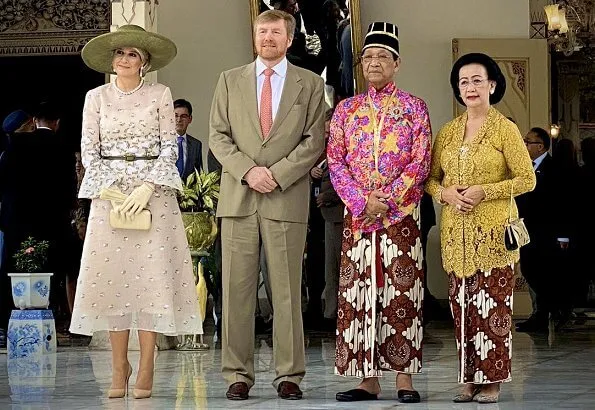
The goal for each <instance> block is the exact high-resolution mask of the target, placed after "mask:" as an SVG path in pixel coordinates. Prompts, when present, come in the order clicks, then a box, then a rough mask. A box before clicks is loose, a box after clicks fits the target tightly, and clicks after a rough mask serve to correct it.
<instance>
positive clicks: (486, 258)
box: [426, 108, 535, 278]
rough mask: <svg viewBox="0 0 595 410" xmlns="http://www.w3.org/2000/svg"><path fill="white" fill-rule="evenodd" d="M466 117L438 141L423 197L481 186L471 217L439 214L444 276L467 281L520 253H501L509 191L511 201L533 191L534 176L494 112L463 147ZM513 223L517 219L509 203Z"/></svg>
mask: <svg viewBox="0 0 595 410" xmlns="http://www.w3.org/2000/svg"><path fill="white" fill-rule="evenodd" d="M466 123H467V113H465V114H463V115H461V116H459V117H457V118H455V119H454V120H452V121H450V122H449V123H447V124H446V125H445V126H444V127H442V129H441V130H440V132H439V133H438V136H437V137H436V141H435V142H434V148H433V151H432V167H431V172H430V178H429V179H428V182H427V184H426V191H427V192H428V193H429V194H430V195H432V196H433V197H434V199H436V200H437V201H438V200H439V199H440V198H439V194H440V190H441V187H444V188H446V187H449V186H451V185H454V184H460V185H468V186H470V185H481V186H482V187H483V189H484V191H485V193H486V198H485V200H484V201H483V202H481V203H480V204H479V205H478V206H476V207H475V208H474V209H473V211H472V212H470V213H469V214H465V215H463V214H460V213H458V212H457V211H456V209H454V207H452V206H444V207H443V208H442V218H441V227H440V233H441V247H442V264H443V266H444V270H445V271H446V272H453V273H454V274H455V275H456V276H458V277H460V278H461V277H470V276H473V275H475V273H476V272H477V271H478V270H484V271H486V270H488V271H489V270H490V269H491V268H494V267H500V268H501V267H505V266H508V265H510V264H511V263H514V262H516V261H518V260H519V252H518V250H517V251H508V250H506V248H505V247H504V224H505V223H506V221H507V219H508V209H509V208H508V207H509V203H510V188H511V184H513V188H514V189H513V192H514V196H517V195H520V194H522V193H525V192H528V191H530V190H532V189H533V188H534V187H535V173H534V172H533V167H532V165H531V158H530V157H529V154H528V152H527V149H526V148H525V144H524V143H523V139H522V137H521V134H520V133H519V130H518V128H517V127H516V125H514V124H513V123H512V122H510V121H509V120H508V119H507V118H506V117H504V116H503V115H502V114H501V113H500V112H498V111H497V110H496V109H495V108H490V110H489V111H488V115H487V119H486V120H485V122H484V123H483V125H482V126H481V128H480V130H479V131H478V133H477V135H476V136H475V137H474V139H473V140H472V141H470V142H468V143H463V138H464V136H465V125H466ZM512 215H513V218H516V217H518V212H517V209H516V204H515V203H514V202H513V210H512Z"/></svg>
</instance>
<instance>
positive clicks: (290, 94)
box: [263, 63, 303, 142]
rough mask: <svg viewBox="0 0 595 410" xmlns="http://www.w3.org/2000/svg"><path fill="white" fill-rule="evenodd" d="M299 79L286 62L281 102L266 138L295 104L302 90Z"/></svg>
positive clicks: (300, 79) (293, 69)
mask: <svg viewBox="0 0 595 410" xmlns="http://www.w3.org/2000/svg"><path fill="white" fill-rule="evenodd" d="M301 81H302V78H301V77H300V75H299V74H298V72H297V70H296V69H295V67H294V66H293V65H292V64H290V63H288V64H287V75H286V78H285V84H284V85H283V92H282V93H281V102H279V108H278V109H277V115H275V121H273V126H272V128H271V131H270V132H269V136H268V137H267V139H266V140H268V139H269V138H271V136H272V135H273V134H274V133H275V131H277V130H278V129H279V126H280V125H281V123H282V122H283V120H284V119H285V117H287V114H289V110H291V107H293V105H294V104H295V102H296V100H297V98H298V96H299V95H300V93H301V92H302V88H303V87H302V85H301ZM266 140H265V141H266ZM263 142H264V141H263Z"/></svg>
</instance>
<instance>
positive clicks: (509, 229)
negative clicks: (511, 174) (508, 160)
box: [504, 181, 531, 251]
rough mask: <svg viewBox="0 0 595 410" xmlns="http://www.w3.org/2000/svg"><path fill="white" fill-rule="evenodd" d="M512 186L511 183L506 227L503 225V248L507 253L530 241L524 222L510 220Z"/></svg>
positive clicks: (520, 219) (519, 219) (518, 219)
mask: <svg viewBox="0 0 595 410" xmlns="http://www.w3.org/2000/svg"><path fill="white" fill-rule="evenodd" d="M513 186H514V183H513V182H512V181H511V184H510V203H509V205H508V221H507V223H506V225H504V246H505V247H506V249H507V250H509V251H514V250H517V249H519V248H520V247H521V246H525V245H526V244H528V243H529V242H530V241H531V238H529V232H528V231H527V227H526V226H525V222H523V218H515V219H512V201H513Z"/></svg>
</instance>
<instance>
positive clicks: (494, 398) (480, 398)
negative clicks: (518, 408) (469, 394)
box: [473, 385, 500, 404]
mask: <svg viewBox="0 0 595 410" xmlns="http://www.w3.org/2000/svg"><path fill="white" fill-rule="evenodd" d="M499 398H500V385H498V391H497V392H496V393H492V394H486V393H479V394H478V395H477V396H475V398H474V399H473V400H474V401H476V402H477V403H481V404H489V403H498V399H499Z"/></svg>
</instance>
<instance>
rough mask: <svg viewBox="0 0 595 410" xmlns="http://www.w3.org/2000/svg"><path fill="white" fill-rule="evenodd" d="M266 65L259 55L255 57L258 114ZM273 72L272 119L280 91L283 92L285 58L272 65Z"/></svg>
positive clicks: (285, 72)
mask: <svg viewBox="0 0 595 410" xmlns="http://www.w3.org/2000/svg"><path fill="white" fill-rule="evenodd" d="M266 68H267V66H266V65H265V64H264V63H263V62H262V60H261V59H260V57H257V58H256V97H257V101H258V115H259V116H260V96H261V95H262V88H263V85H264V79H265V75H264V70H265V69H266ZM272 68H273V71H274V72H275V73H274V74H273V75H272V76H271V91H272V93H273V121H275V116H276V115H277V110H278V109H279V103H280V102H281V93H282V92H283V85H284V84H285V77H286V76H287V58H283V60H281V61H280V62H279V63H278V64H277V65H276V66H274V67H272Z"/></svg>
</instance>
